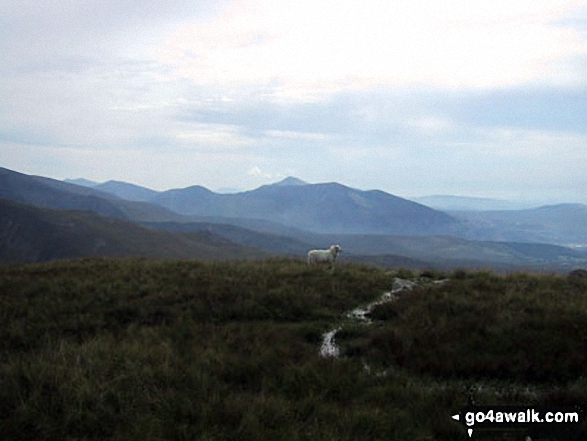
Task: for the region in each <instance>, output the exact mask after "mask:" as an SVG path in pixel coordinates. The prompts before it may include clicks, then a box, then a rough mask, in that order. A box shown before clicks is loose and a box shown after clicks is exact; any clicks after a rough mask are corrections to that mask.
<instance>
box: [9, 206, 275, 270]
mask: <svg viewBox="0 0 587 441" xmlns="http://www.w3.org/2000/svg"><path fill="white" fill-rule="evenodd" d="M87 256H104V257H128V256H139V257H152V258H174V259H183V258H202V259H231V258H238V259H242V258H261V257H266V256H268V253H266V252H263V251H261V250H258V249H253V248H249V247H245V246H241V245H237V244H235V243H234V242H231V241H230V240H228V239H226V238H223V237H220V236H218V235H215V234H213V233H210V232H203V231H202V232H195V233H172V232H168V231H161V230H152V229H149V228H145V227H141V226H138V225H136V224H134V223H131V222H127V221H123V220H119V219H114V218H108V217H104V216H100V215H98V214H95V213H91V212H82V211H62V210H52V209H43V208H37V207H33V206H30V205H24V204H19V203H15V202H12V201H7V200H0V262H41V261H48V260H55V259H64V258H78V257H87Z"/></svg>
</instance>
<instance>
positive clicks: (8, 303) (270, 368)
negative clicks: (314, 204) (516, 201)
mask: <svg viewBox="0 0 587 441" xmlns="http://www.w3.org/2000/svg"><path fill="white" fill-rule="evenodd" d="M398 274H399V275H400V276H402V277H411V278H416V277H421V276H429V277H430V278H444V277H447V276H448V277H450V278H451V281H450V282H448V283H446V284H443V285H430V286H429V287H424V288H421V289H418V290H416V291H414V292H412V293H407V294H402V295H401V297H400V298H399V300H397V301H396V302H393V303H390V304H388V305H382V306H380V307H378V308H376V309H375V310H374V311H373V314H372V318H373V319H375V320H376V321H375V323H374V324H373V325H370V326H365V325H359V324H355V323H352V322H345V320H344V319H343V313H344V312H345V311H348V310H350V309H352V308H354V307H356V306H358V305H361V304H366V303H369V302H370V301H372V300H374V299H376V298H378V297H379V296H380V294H381V293H382V292H384V291H389V290H390V288H391V284H392V281H393V278H394V277H395V276H396V275H398ZM586 319H587V282H586V281H585V280H583V279H572V278H571V279H569V278H566V277H561V276H534V275H526V274H514V275H508V276H497V275H494V274H492V273H486V272H477V273H465V272H455V273H452V274H440V273H423V274H418V273H411V272H408V271H399V272H398V271H384V270H381V269H376V268H372V267H367V266H359V265H341V266H339V267H338V268H337V269H336V271H335V272H334V273H330V272H329V271H328V270H326V269H325V268H321V267H308V266H307V265H305V264H304V263H303V262H299V261H295V260H284V259H276V260H269V261H263V262H200V261H151V260H79V261H62V262H54V263H49V264H34V265H11V266H5V267H0V434H2V439H6V440H9V439H39V440H41V439H46V440H52V439H55V440H60V439H71V440H74V439H75V440H96V439H121V440H122V439H125V440H126V439H140V440H163V439H186V440H195V439H201V440H212V439H214V440H216V439H219V440H222V439H239V440H240V439H242V440H257V439H258V440H267V439H287V440H339V439H348V440H361V439H381V440H390V439H398V440H459V439H462V440H465V439H468V436H467V435H466V433H465V431H464V429H463V427H462V426H460V425H459V424H457V423H455V422H454V421H452V420H451V419H450V415H451V414H452V413H455V412H457V411H459V410H460V408H461V407H462V406H463V405H464V404H465V402H466V399H467V391H468V390H469V389H471V388H472V389H474V390H475V400H476V401H477V403H483V404H525V405H526V404H527V405H530V404H536V403H548V404H583V405H584V404H585V403H586V402H587V380H586V379H585V378H584V372H585V366H587V320H586ZM341 324H342V330H341V332H340V334H339V335H340V338H339V339H338V340H339V342H340V344H341V353H342V354H343V357H341V358H340V359H332V358H329V359H324V358H321V357H320V356H319V355H318V348H319V345H320V341H321V335H322V334H323V333H324V332H326V331H328V330H330V329H333V327H336V326H339V325H341ZM488 439H489V438H488Z"/></svg>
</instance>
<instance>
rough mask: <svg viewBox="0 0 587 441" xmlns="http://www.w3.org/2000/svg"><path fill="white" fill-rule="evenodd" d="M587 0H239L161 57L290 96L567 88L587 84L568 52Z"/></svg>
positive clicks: (579, 49) (585, 47) (192, 70)
mask: <svg viewBox="0 0 587 441" xmlns="http://www.w3.org/2000/svg"><path fill="white" fill-rule="evenodd" d="M585 4H586V2H585V1H571V0H569V1H564V0H560V1H555V2H553V1H531V0H520V1H517V2H511V1H509V0H507V1H506V0H497V1H494V2H483V3H480V2H470V1H468V0H451V1H446V2H437V1H432V0H414V1H411V2H401V3H400V2H388V1H374V2H370V3H369V4H368V7H366V5H365V4H364V2H358V1H345V2H343V3H340V1H336V2H334V1H321V2H315V1H311V0H303V1H297V2H289V3H287V4H283V3H279V2H274V1H270V0H236V1H234V2H233V3H231V4H230V5H229V6H228V7H227V8H226V9H225V10H224V11H223V13H222V14H220V15H219V16H217V17H215V19H214V20H211V21H208V22H206V23H201V22H200V23H196V24H188V25H185V26H183V27H182V28H180V29H178V30H177V31H176V32H175V33H174V34H173V35H172V36H171V37H169V38H168V39H167V41H166V42H165V43H164V44H162V45H159V46H158V47H156V48H155V49H154V51H153V53H154V55H155V56H156V57H157V58H158V59H159V60H160V61H161V62H163V63H165V64H166V65H168V66H169V67H170V68H171V69H172V74H171V76H172V77H174V78H187V79H190V80H191V81H193V82H194V83H195V84H224V85H227V84H234V83H241V84H263V85H271V86H272V92H271V93H272V96H273V97H274V98H282V99H300V100H308V99H316V97H319V96H322V95H324V94H325V93H333V92H338V91H342V90H357V89H359V90H360V89H369V88H372V87H374V86H381V85H385V86H406V85H427V86H430V85H432V86H437V87H444V88H496V87H509V86H513V85H517V84H528V83H541V82H549V83H552V82H554V83H561V84H569V83H573V82H576V81H583V80H584V78H581V75H580V73H578V72H575V73H571V74H569V72H573V69H572V68H573V67H572V66H570V65H569V60H570V59H572V58H573V57H576V56H579V55H584V54H585V53H587V43H586V40H585V38H584V35H582V34H581V32H580V31H578V30H577V29H575V28H573V27H571V26H564V25H562V24H561V22H560V20H562V19H563V18H564V17H566V15H567V14H569V13H570V12H571V11H572V10H573V9H574V8H577V7H579V6H582V5H583V6H584V5H585ZM557 20H559V21H557ZM569 67H570V68H571V69H570V70H569Z"/></svg>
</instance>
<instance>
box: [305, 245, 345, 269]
mask: <svg viewBox="0 0 587 441" xmlns="http://www.w3.org/2000/svg"><path fill="white" fill-rule="evenodd" d="M341 251H342V249H341V248H340V246H338V245H332V246H331V247H330V248H329V249H327V250H312V251H310V252H308V263H310V264H311V263H320V262H327V263H329V264H331V265H332V264H333V263H334V262H336V258H337V257H338V253H340V252H341Z"/></svg>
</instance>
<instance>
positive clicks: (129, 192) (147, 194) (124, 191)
mask: <svg viewBox="0 0 587 441" xmlns="http://www.w3.org/2000/svg"><path fill="white" fill-rule="evenodd" d="M93 188H95V189H97V190H100V191H103V192H106V193H109V194H111V195H114V196H116V197H119V198H120V199H124V200H127V201H139V202H149V201H150V200H151V199H152V198H153V197H155V196H156V195H157V192H156V191H155V190H151V189H150V188H146V187H141V186H140V185H135V184H129V183H127V182H121V181H108V182H104V183H102V184H97V185H95V186H94V187H93Z"/></svg>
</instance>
